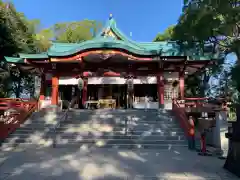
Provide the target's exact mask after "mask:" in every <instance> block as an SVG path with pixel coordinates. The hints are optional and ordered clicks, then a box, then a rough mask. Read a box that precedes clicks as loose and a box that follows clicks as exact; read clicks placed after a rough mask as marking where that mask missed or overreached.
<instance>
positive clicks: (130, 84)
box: [127, 78, 133, 91]
mask: <svg viewBox="0 0 240 180" xmlns="http://www.w3.org/2000/svg"><path fill="white" fill-rule="evenodd" d="M127 87H128V90H129V91H132V90H133V78H130V79H128V80H127Z"/></svg>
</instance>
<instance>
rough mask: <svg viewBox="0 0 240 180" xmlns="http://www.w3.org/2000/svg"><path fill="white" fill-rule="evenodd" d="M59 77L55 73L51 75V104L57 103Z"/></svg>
mask: <svg viewBox="0 0 240 180" xmlns="http://www.w3.org/2000/svg"><path fill="white" fill-rule="evenodd" d="M58 81H59V78H58V76H56V75H53V76H52V105H58V86H59V82H58Z"/></svg>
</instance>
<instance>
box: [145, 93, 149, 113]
mask: <svg viewBox="0 0 240 180" xmlns="http://www.w3.org/2000/svg"><path fill="white" fill-rule="evenodd" d="M148 102H149V98H148V96H145V111H146V110H147V109H148Z"/></svg>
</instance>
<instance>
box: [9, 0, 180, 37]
mask: <svg viewBox="0 0 240 180" xmlns="http://www.w3.org/2000/svg"><path fill="white" fill-rule="evenodd" d="M12 2H13V3H14V4H15V7H16V8H17V10H18V11H20V12H23V13H24V14H25V15H26V16H27V17H28V18H29V19H35V18H37V19H40V20H41V23H42V26H43V27H48V26H51V25H53V24H55V23H57V22H66V21H78V20H83V19H91V20H99V21H102V22H105V21H106V20H107V19H108V17H109V14H111V13H112V14H113V17H114V18H115V19H116V21H117V26H118V27H119V28H120V29H121V30H122V31H123V32H124V33H125V34H126V35H128V36H129V35H130V33H131V32H132V39H134V40H136V41H152V40H153V39H154V37H155V36H156V34H157V33H158V32H163V31H164V30H165V29H166V28H167V27H168V26H170V25H172V24H176V23H177V20H178V17H179V15H180V14H181V10H182V4H183V3H182V2H183V0H68V1H66V0H12Z"/></svg>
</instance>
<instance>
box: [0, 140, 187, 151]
mask: <svg viewBox="0 0 240 180" xmlns="http://www.w3.org/2000/svg"><path fill="white" fill-rule="evenodd" d="M52 144H53V142H52V141H45V142H39V143H36V144H33V143H28V142H25V143H18V144H10V143H5V144H3V146H1V148H0V150H1V151H4V150H7V151H9V149H14V148H15V147H22V148H26V147H35V148H36V147H50V146H51V147H52ZM70 146H71V147H72V146H74V147H77V148H80V149H91V148H104V149H113V148H114V149H158V150H170V149H174V148H177V147H187V145H186V144H145V145H141V144H105V145H101V144H98V145H95V144H89V143H85V144H84V143H67V144H58V143H57V144H55V148H61V147H64V148H66V147H70Z"/></svg>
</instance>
